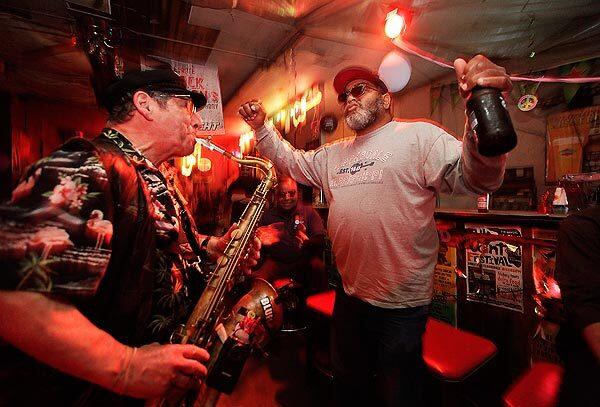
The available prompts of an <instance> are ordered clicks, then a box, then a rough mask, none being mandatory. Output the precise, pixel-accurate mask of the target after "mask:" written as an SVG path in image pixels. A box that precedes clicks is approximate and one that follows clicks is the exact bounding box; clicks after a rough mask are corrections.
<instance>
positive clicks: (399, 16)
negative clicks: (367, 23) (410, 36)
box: [384, 8, 410, 39]
mask: <svg viewBox="0 0 600 407" xmlns="http://www.w3.org/2000/svg"><path fill="white" fill-rule="evenodd" d="M409 20H410V15H409V13H407V12H405V11H402V10H400V9H398V8H394V9H393V10H391V11H390V12H389V13H387V16H386V17H385V28H384V31H385V35H387V36H388V38H391V39H394V38H397V37H400V36H402V35H403V34H404V32H405V31H406V26H407V25H408V23H409Z"/></svg>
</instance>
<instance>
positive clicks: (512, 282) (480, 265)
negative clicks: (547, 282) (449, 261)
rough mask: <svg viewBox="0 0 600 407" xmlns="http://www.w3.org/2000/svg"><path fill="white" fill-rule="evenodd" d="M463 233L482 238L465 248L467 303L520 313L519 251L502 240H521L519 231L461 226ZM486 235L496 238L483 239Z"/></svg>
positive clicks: (468, 225) (520, 248)
mask: <svg viewBox="0 0 600 407" xmlns="http://www.w3.org/2000/svg"><path fill="white" fill-rule="evenodd" d="M465 231H466V232H467V233H475V234H481V235H482V237H483V236H485V237H486V238H485V239H477V238H473V239H470V240H469V241H468V242H466V245H465V251H466V253H465V254H466V268H467V301H475V302H482V303H486V304H490V305H494V306H497V307H501V308H506V309H510V310H514V311H519V312H523V247H522V246H521V245H519V244H513V243H508V242H505V241H503V240H502V236H514V237H521V236H522V234H521V228H520V227H518V226H486V225H476V224H465ZM490 235H492V236H498V238H497V239H492V240H490V239H487V237H489V236H490Z"/></svg>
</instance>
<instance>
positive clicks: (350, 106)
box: [341, 79, 385, 131]
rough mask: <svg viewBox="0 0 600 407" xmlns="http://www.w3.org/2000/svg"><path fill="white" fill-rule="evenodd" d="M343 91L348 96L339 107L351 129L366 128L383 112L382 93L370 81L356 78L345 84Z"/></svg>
mask: <svg viewBox="0 0 600 407" xmlns="http://www.w3.org/2000/svg"><path fill="white" fill-rule="evenodd" d="M345 92H347V94H348V97H347V99H346V102H345V103H342V105H341V107H342V112H343V114H344V120H346V124H347V125H348V127H350V128H351V129H352V130H355V131H360V130H364V129H366V128H367V127H369V126H370V125H371V124H373V123H375V121H376V120H377V119H378V118H379V117H380V116H381V115H383V114H384V113H385V107H384V102H383V95H382V93H381V91H380V90H378V89H377V87H376V86H375V85H373V84H372V83H370V82H368V81H366V80H364V79H356V80H354V81H352V82H349V83H348V85H346V88H345ZM354 94H358V96H354Z"/></svg>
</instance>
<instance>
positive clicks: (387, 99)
mask: <svg viewBox="0 0 600 407" xmlns="http://www.w3.org/2000/svg"><path fill="white" fill-rule="evenodd" d="M383 107H384V108H385V110H390V108H391V107H392V95H390V94H389V93H385V94H384V95H383Z"/></svg>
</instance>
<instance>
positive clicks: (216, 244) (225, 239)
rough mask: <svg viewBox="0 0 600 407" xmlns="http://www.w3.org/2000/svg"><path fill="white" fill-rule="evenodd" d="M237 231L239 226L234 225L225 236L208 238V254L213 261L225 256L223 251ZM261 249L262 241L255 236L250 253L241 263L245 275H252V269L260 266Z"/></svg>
mask: <svg viewBox="0 0 600 407" xmlns="http://www.w3.org/2000/svg"><path fill="white" fill-rule="evenodd" d="M236 230H238V226H237V224H235V223H234V224H232V225H231V226H230V227H229V230H228V231H227V233H225V234H224V235H223V236H220V237H219V236H211V237H208V241H207V243H206V253H207V254H208V256H209V257H210V258H211V259H212V260H216V259H218V258H219V256H221V255H222V254H223V251H224V250H225V248H226V247H227V245H228V244H229V241H230V240H231V236H232V235H233V233H234V232H235V231H236ZM260 248H261V243H260V239H258V238H257V237H256V236H254V237H253V240H252V244H251V245H249V249H248V253H247V254H246V256H244V258H243V259H242V260H241V261H240V268H241V269H242V271H243V272H244V273H245V274H247V275H248V274H250V272H251V269H252V267H254V266H256V264H258V260H259V259H260Z"/></svg>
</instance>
